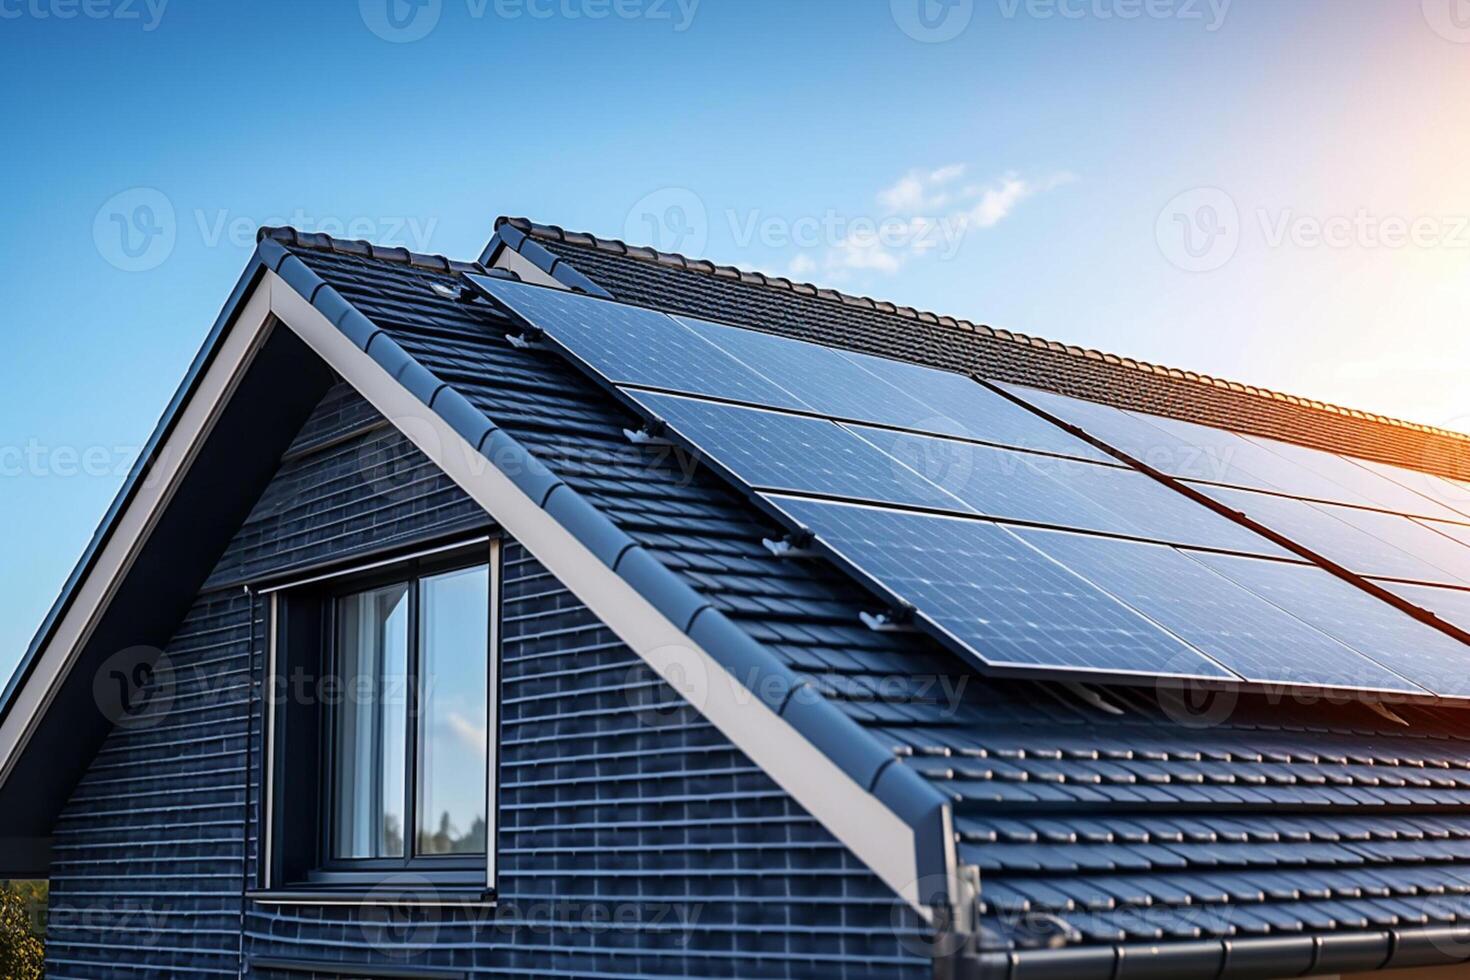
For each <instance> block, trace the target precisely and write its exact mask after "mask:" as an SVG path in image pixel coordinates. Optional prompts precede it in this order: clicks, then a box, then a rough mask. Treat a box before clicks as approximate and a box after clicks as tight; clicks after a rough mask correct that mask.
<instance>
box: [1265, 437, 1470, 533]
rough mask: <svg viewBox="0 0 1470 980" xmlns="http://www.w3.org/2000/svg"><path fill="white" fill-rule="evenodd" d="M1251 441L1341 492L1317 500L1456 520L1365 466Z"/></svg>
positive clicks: (1334, 456)
mask: <svg viewBox="0 0 1470 980" xmlns="http://www.w3.org/2000/svg"><path fill="white" fill-rule="evenodd" d="M1251 439H1252V441H1254V442H1256V443H1259V444H1260V445H1261V446H1263V447H1265V448H1266V449H1268V450H1270V451H1271V452H1272V453H1275V454H1276V455H1277V456H1280V457H1282V458H1283V459H1288V460H1290V461H1292V462H1293V463H1296V464H1297V465H1298V466H1300V467H1301V468H1302V469H1305V470H1311V471H1312V473H1314V474H1316V475H1317V476H1320V477H1322V478H1324V479H1327V480H1330V481H1332V483H1334V484H1336V485H1337V486H1339V487H1341V488H1342V489H1341V490H1340V491H1339V492H1338V494H1337V495H1336V496H1331V497H1326V496H1324V497H1322V498H1321V499H1323V500H1330V501H1333V502H1334V503H1343V504H1357V505H1360V506H1367V507H1378V508H1381V509H1383V510H1391V511H1394V512H1395V513H1399V514H1413V515H1416V516H1419V517H1440V518H1448V519H1449V520H1456V519H1457V517H1458V515H1457V514H1456V513H1455V512H1454V511H1452V510H1449V509H1448V508H1446V507H1444V506H1442V505H1440V504H1437V503H1435V502H1434V501H1432V500H1430V499H1429V498H1428V497H1425V496H1423V495H1422V494H1419V493H1416V492H1414V491H1413V490H1410V489H1408V488H1406V487H1403V486H1400V485H1399V484H1397V483H1395V482H1394V481H1393V480H1390V479H1389V478H1388V477H1386V476H1384V475H1382V474H1380V473H1378V472H1375V471H1374V470H1372V469H1370V468H1369V467H1367V466H1360V465H1359V464H1358V463H1357V462H1356V461H1354V460H1350V459H1348V458H1346V457H1344V456H1339V455H1337V454H1336V453H1328V452H1322V451H1321V450H1318V449H1308V448H1307V447H1305V446H1298V445H1295V444H1293V443H1289V442H1280V441H1278V440H1275V439H1264V438H1260V437H1257V436H1252V437H1251ZM1285 489H1286V490H1287V491H1288V492H1290V493H1292V494H1294V495H1296V496H1302V497H1306V496H1311V494H1308V493H1305V492H1298V491H1297V490H1296V489H1294V488H1292V487H1289V486H1288V487H1286V488H1285Z"/></svg>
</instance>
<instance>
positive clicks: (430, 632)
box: [417, 566, 490, 854]
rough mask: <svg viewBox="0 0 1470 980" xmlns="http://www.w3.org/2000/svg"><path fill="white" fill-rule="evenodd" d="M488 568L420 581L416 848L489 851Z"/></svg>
mask: <svg viewBox="0 0 1470 980" xmlns="http://www.w3.org/2000/svg"><path fill="white" fill-rule="evenodd" d="M489 588H490V582H489V571H488V569H487V568H486V567H485V566H480V567H478V568H470V569H463V570H461V571H457V572H450V573H448V574H445V575H436V576H434V577H432V578H426V579H423V580H422V581H421V582H420V583H419V590H420V592H419V610H420V612H419V703H420V704H421V705H422V710H421V711H420V714H419V757H418V782H419V796H418V799H419V807H418V828H417V838H418V853H420V854H483V853H484V852H485V753H486V745H487V737H488V717H487V707H486V706H487V698H486V668H487V656H486V650H487V644H488V637H489V614H488V613H489V610H488V608H487V604H486V601H485V597H486V595H487V594H488V593H489Z"/></svg>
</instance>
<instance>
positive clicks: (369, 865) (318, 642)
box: [259, 536, 504, 898]
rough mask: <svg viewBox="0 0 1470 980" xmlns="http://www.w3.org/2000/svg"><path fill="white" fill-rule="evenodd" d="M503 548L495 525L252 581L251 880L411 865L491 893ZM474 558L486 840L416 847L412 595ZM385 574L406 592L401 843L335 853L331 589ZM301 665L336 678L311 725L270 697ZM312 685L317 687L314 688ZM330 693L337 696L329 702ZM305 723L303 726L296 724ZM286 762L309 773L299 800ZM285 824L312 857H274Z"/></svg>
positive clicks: (452, 884) (281, 880) (418, 733)
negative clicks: (263, 633)
mask: <svg viewBox="0 0 1470 980" xmlns="http://www.w3.org/2000/svg"><path fill="white" fill-rule="evenodd" d="M503 552H504V547H503V543H502V541H501V539H500V538H499V537H497V536H491V537H488V538H485V537H481V538H477V539H474V540H472V541H468V542H458V543H452V544H447V545H443V546H440V547H437V548H433V549H429V550H425V551H419V552H414V553H410V554H406V555H399V556H391V557H387V558H383V559H380V560H376V561H372V562H369V563H365V564H358V565H355V566H351V567H347V568H343V569H341V570H338V571H334V572H326V573H323V574H320V575H316V576H314V577H312V578H309V579H306V580H304V581H298V582H294V583H288V584H283V585H277V586H273V587H271V588H269V589H261V590H259V592H260V593H261V594H268V597H269V599H270V611H269V615H270V622H269V638H268V642H269V650H268V653H267V655H268V663H267V664H266V674H267V678H266V690H267V692H269V693H268V696H267V699H266V701H267V703H266V719H265V735H266V745H265V747H264V749H265V751H264V753H263V756H264V759H263V762H264V773H263V776H264V779H263V783H262V785H263V787H264V788H265V799H264V801H263V803H264V807H263V810H264V812H263V815H262V816H263V819H262V830H263V836H264V839H263V842H262V844H263V846H262V860H261V862H260V865H261V867H260V875H259V883H260V887H261V889H262V890H263V891H265V892H267V893H269V892H271V891H273V890H277V889H281V888H289V889H293V890H294V889H298V888H299V889H306V890H316V889H321V890H323V891H344V890H347V891H351V890H353V889H370V888H372V887H374V886H376V885H378V884H381V883H383V882H384V881H385V880H389V879H394V878H399V879H402V877H403V876H406V875H408V876H412V877H413V878H415V879H422V880H423V881H424V883H425V884H427V885H431V886H434V887H445V888H451V889H463V890H466V891H470V892H472V893H473V894H474V895H475V897H484V898H493V896H494V893H495V886H496V870H497V869H496V865H497V849H498V843H499V834H498V827H499V820H498V807H499V789H500V787H499V779H498V770H499V757H500V636H501V607H502V600H503V582H504V575H503ZM481 566H484V567H486V568H487V572H488V574H487V579H488V595H487V597H486V601H487V609H486V612H487V616H486V619H487V635H486V650H487V656H486V658H485V659H486V665H485V670H486V676H485V681H486V705H485V710H486V729H487V730H486V752H485V757H486V758H485V761H486V768H485V851H484V853H483V854H481V853H473V854H418V853H417V847H418V826H417V819H418V810H419V807H420V806H421V805H422V788H421V787H420V786H419V785H418V773H419V769H420V766H421V761H422V760H421V754H422V751H423V742H422V728H421V724H422V721H423V712H422V703H421V698H420V690H421V689H420V683H419V680H420V678H419V671H420V665H421V660H422V645H423V644H422V636H421V635H420V629H419V628H420V618H419V616H420V605H421V602H422V583H423V582H424V581H425V580H427V579H429V578H432V577H433V576H436V575H442V574H447V573H452V572H455V571H460V570H467V569H471V568H476V567H481ZM394 584H406V585H408V586H409V588H408V589H407V593H408V599H409V617H408V618H409V623H408V642H409V647H408V662H407V679H408V691H407V696H408V704H407V711H406V715H407V718H406V721H407V724H406V726H405V728H406V732H405V734H406V742H407V744H406V745H405V746H404V800H403V801H402V806H403V809H404V854H403V856H402V857H387V858H338V857H335V856H334V855H333V844H334V841H333V839H332V837H333V829H334V828H333V824H334V815H335V814H334V808H335V793H336V788H335V775H336V774H335V772H334V764H335V761H336V759H335V755H334V739H335V735H336V728H337V724H336V718H337V710H338V706H339V703H340V699H341V697H342V696H343V687H344V684H345V682H344V681H343V679H342V675H341V674H340V672H338V668H339V667H340V664H341V658H342V656H343V652H342V651H341V650H339V649H338V637H337V617H338V608H339V601H340V600H341V599H342V598H343V597H346V596H350V595H354V594H358V593H361V592H364V591H368V590H371V589H374V588H381V587H384V586H389V585H394ZM303 608H305V609H309V610H310V612H309V618H310V619H311V620H312V621H313V622H314V623H315V626H314V628H312V629H309V630H307V631H306V632H305V633H304V634H303V633H302V632H301V631H300V630H299V629H298V630H296V631H295V632H293V631H292V630H291V629H290V624H291V620H292V616H293V611H296V610H299V609H303ZM303 666H305V667H307V668H308V669H314V670H315V671H316V676H317V677H318V678H320V679H326V678H334V677H335V678H337V684H338V689H337V690H336V691H335V692H333V693H334V696H333V697H330V698H323V699H320V700H319V701H318V702H317V703H316V704H315V705H314V706H313V710H314V714H315V717H314V719H313V721H314V726H315V732H314V733H308V732H295V731H292V730H290V727H289V726H288V724H287V719H286V717H285V716H286V714H287V713H288V711H289V707H290V706H289V704H287V705H286V709H285V710H282V708H281V706H280V705H278V704H277V702H278V701H282V702H283V704H284V703H286V702H287V700H288V698H285V697H283V696H282V695H283V694H286V695H289V692H290V690H291V688H290V687H289V686H283V685H289V683H290V677H291V672H292V671H294V670H296V669H298V668H300V667H303ZM319 690H320V688H319ZM333 702H337V703H333ZM306 735H314V737H312V738H305V737H303V736H306ZM297 738H300V739H301V741H303V742H308V743H310V748H311V751H310V753H309V756H308V758H307V759H305V760H303V759H301V758H293V759H291V760H288V761H287V762H286V763H285V764H284V765H282V764H279V763H280V761H281V760H282V758H283V756H282V753H281V751H280V748H281V746H285V747H286V749H287V752H288V753H292V754H293V756H295V755H297V753H296V752H295V750H296V748H297V746H296V744H295V741H296V739H297ZM308 765H309V767H310V769H311V770H312V772H311V773H310V775H311V777H312V778H311V781H310V783H309V784H303V783H302V779H301V777H300V776H299V773H300V770H301V769H302V768H304V767H305V766H308ZM288 766H290V767H295V768H296V770H297V773H298V778H297V780H296V783H297V784H300V785H310V786H311V787H313V789H314V792H315V799H314V800H312V801H308V803H309V805H307V806H305V807H303V806H301V801H300V800H299V799H297V800H294V801H293V800H292V799H291V797H292V796H293V795H296V796H299V790H298V791H297V792H296V793H295V794H293V793H292V792H291V791H290V790H289V789H288V787H287V785H286V780H285V779H284V777H285V775H286V773H285V770H286V768H287V767H288ZM303 810H304V811H305V812H307V813H310V814H311V824H312V829H311V830H310V831H308V830H306V829H305V828H302V829H300V830H293V829H292V827H293V826H298V825H299V823H298V822H293V821H292V820H291V819H288V818H289V817H297V818H299V817H300V815H301V813H302V812H303ZM286 834H296V835H307V834H309V835H310V836H311V838H312V840H311V843H310V847H309V854H310V855H311V857H310V860H303V859H302V858H300V857H298V858H297V859H296V861H295V865H296V866H295V867H291V868H288V867H283V864H284V863H285V862H283V860H282V852H283V851H284V850H285V848H282V847H281V846H280V844H281V841H282V839H283V836H284V835H286ZM291 843H292V844H295V845H297V847H296V848H295V849H294V851H293V853H297V854H304V853H308V852H307V851H303V850H302V849H301V848H300V843H301V842H300V841H299V840H293V841H292V842H291Z"/></svg>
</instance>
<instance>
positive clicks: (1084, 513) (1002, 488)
mask: <svg viewBox="0 0 1470 980" xmlns="http://www.w3.org/2000/svg"><path fill="white" fill-rule="evenodd" d="M849 428H851V429H852V431H854V432H856V433H857V434H858V435H860V436H862V437H863V438H864V439H866V440H868V441H869V442H871V443H872V444H873V445H875V446H877V447H878V448H880V449H882V450H883V451H884V452H885V453H888V454H889V455H890V456H893V457H894V458H896V459H897V460H898V461H899V462H901V463H904V464H905V465H907V466H908V467H910V468H911V469H913V470H915V471H917V472H918V473H919V474H920V475H922V476H924V477H925V478H927V479H928V480H930V481H931V482H933V483H935V484H937V485H939V486H941V487H943V488H944V489H945V490H948V491H949V492H950V493H952V494H954V495H955V496H956V497H958V498H960V499H961V500H963V501H964V502H965V503H967V504H969V505H970V506H971V507H973V508H974V509H975V510H976V511H978V512H979V513H981V514H984V515H985V516H987V517H996V518H1001V519H1005V520H1012V521H1026V522H1029V523H1033V524H1051V525H1056V526H1059V527H1071V528H1081V529H1085V530H1091V531H1102V532H1105V533H1113V534H1132V533H1133V529H1132V528H1131V527H1130V526H1129V525H1128V524H1127V523H1126V522H1124V521H1123V520H1121V519H1120V518H1118V517H1117V516H1116V515H1114V514H1112V513H1111V512H1109V511H1108V510H1107V509H1106V508H1104V507H1101V506H1098V505H1097V504H1095V503H1093V502H1091V501H1089V500H1087V499H1086V498H1085V497H1082V496H1080V495H1078V494H1076V493H1074V492H1072V491H1071V490H1069V489H1068V488H1067V487H1066V485H1064V484H1063V483H1061V482H1058V481H1057V480H1056V479H1054V478H1053V476H1052V475H1050V473H1058V472H1060V471H1062V470H1064V469H1066V468H1068V467H1076V468H1079V469H1080V468H1084V467H1093V466H1094V465H1095V464H1093V463H1084V462H1080V461H1078V460H1073V459H1065V460H1064V459H1059V458H1055V457H1051V456H1038V455H1035V454H1033V453H1021V452H1013V451H1011V450H1008V449H997V448H995V447H993V446H983V445H979V444H977V443H973V442H964V441H960V440H958V439H944V438H939V437H937V436H930V435H921V434H919V433H916V432H900V431H897V430H894V429H875V428H871V427H869V426H856V425H855V426H849Z"/></svg>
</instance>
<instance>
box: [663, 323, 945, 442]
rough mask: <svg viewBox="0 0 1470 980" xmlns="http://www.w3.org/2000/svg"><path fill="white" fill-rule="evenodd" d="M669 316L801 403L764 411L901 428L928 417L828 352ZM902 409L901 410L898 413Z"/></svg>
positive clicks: (912, 403) (892, 389)
mask: <svg viewBox="0 0 1470 980" xmlns="http://www.w3.org/2000/svg"><path fill="white" fill-rule="evenodd" d="M671 316H672V318H673V319H674V320H676V321H677V322H679V323H680V324H683V325H684V326H685V327H687V328H688V329H690V330H691V331H693V332H694V333H696V334H698V335H699V336H700V337H702V338H703V339H705V340H707V341H708V342H710V343H711V344H714V345H715V346H716V347H718V348H719V349H721V350H723V351H725V352H726V353H727V354H729V355H730V356H731V357H733V358H735V359H736V360H738V361H740V362H741V363H742V364H745V365H746V366H748V367H749V368H750V369H751V370H753V371H755V372H757V373H759V374H761V375H762V376H764V377H765V378H767V379H768V380H770V381H771V382H773V383H774V384H776V385H778V386H779V387H781V388H783V389H784V390H786V391H789V392H791V393H792V394H793V395H794V396H796V398H798V399H799V400H800V402H801V405H767V406H766V407H768V408H805V410H807V411H811V412H815V413H816V414H818V415H825V416H827V417H829V418H834V419H862V420H863V421H868V422H879V423H883V424H891V425H900V424H901V422H900V421H895V420H902V419H904V418H915V419H921V418H924V417H925V416H926V415H928V414H930V413H929V412H928V411H927V409H925V407H924V406H923V405H922V404H920V403H919V402H917V401H914V400H913V399H912V398H911V397H910V396H909V395H908V394H907V393H905V392H903V391H901V390H899V389H898V388H895V387H893V386H892V385H890V384H889V383H888V382H886V381H884V380H882V379H881V378H878V377H875V376H874V375H873V374H871V373H870V372H868V371H864V370H863V369H862V368H860V367H858V366H857V365H856V364H854V363H852V361H850V360H849V359H847V358H845V357H843V356H842V354H841V353H839V352H838V351H836V350H834V349H832V348H830V347H823V346H821V345H820V344H814V343H808V342H806V341H801V340H795V339H791V338H787V337H780V336H777V335H775V334H768V333H762V332H761V331H758V330H750V329H747V328H745V327H737V326H731V325H727V324H723V323H715V322H713V321H710V320H701V319H699V318H698V317H692V316H685V315H683V314H677V313H675V314H671ZM817 380H820V382H821V384H820V385H819V386H813V384H812V382H813V381H817ZM904 408H907V411H902V409H904ZM877 409H881V411H877Z"/></svg>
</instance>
